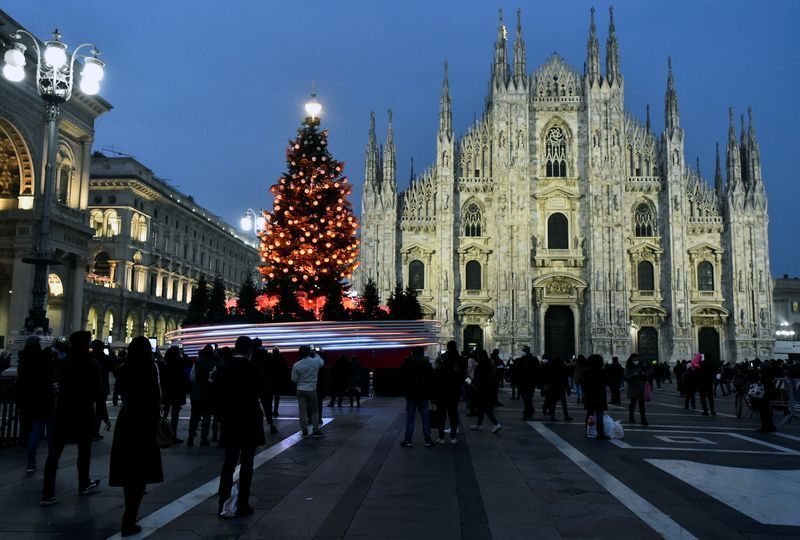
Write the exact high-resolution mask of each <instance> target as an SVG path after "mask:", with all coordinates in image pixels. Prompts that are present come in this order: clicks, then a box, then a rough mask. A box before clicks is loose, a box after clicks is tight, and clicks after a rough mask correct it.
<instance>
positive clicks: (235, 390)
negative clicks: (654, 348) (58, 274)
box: [17, 331, 800, 536]
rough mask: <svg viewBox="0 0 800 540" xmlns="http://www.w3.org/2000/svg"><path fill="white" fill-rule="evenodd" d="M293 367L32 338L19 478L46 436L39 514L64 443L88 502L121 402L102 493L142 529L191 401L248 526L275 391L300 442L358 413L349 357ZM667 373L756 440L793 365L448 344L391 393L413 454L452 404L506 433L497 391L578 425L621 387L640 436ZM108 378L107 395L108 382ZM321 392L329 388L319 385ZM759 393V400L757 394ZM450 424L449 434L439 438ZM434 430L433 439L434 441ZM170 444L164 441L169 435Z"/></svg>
mask: <svg viewBox="0 0 800 540" xmlns="http://www.w3.org/2000/svg"><path fill="white" fill-rule="evenodd" d="M298 358H299V360H298V361H297V362H295V363H294V364H293V365H292V367H291V369H289V367H288V365H287V362H286V359H285V358H284V357H283V355H282V353H281V351H280V350H278V349H272V350H271V351H270V350H267V349H265V348H264V347H263V344H262V343H261V341H260V340H259V339H251V338H249V337H246V336H241V337H239V338H238V339H237V340H236V342H235V345H234V347H233V348H228V347H223V348H217V347H216V346H213V345H207V346H206V347H204V348H203V349H202V350H201V351H200V352H199V354H198V355H197V357H196V358H194V359H190V358H189V357H187V356H186V355H185V354H184V353H183V351H182V350H181V349H180V348H178V347H170V348H168V349H167V350H166V352H165V354H164V355H163V357H162V355H161V354H160V353H159V352H158V351H157V350H155V348H154V347H153V346H152V345H151V343H150V341H149V340H148V339H146V338H144V337H137V338H134V339H133V340H132V341H131V343H130V344H129V346H128V347H127V349H125V350H121V351H118V352H117V353H116V354H113V353H112V352H111V351H109V350H108V349H107V348H106V347H105V346H104V344H103V343H102V342H100V341H92V338H91V334H90V333H89V332H83V331H82V332H75V333H74V334H72V336H70V338H69V341H68V342H56V343H54V344H53V345H52V346H50V347H46V348H43V347H42V344H41V341H40V338H39V337H37V336H32V337H30V338H29V339H28V340H27V342H26V344H25V347H24V349H23V350H22V351H21V352H20V353H19V365H18V380H17V395H18V404H19V409H20V414H21V418H22V421H23V422H22V423H23V425H24V426H25V430H26V433H27V452H26V460H27V462H26V470H27V472H28V473H33V472H35V471H36V470H37V454H38V448H39V446H40V442H41V441H42V439H43V438H44V436H45V433H46V438H47V458H46V461H45V468H44V480H43V486H42V498H41V504H42V505H43V506H50V505H53V504H56V503H57V502H58V501H57V498H56V496H55V487H56V476H57V471H58V464H59V460H60V457H61V455H62V452H63V450H64V447H65V446H66V445H67V444H76V445H77V450H78V460H77V468H78V493H79V494H80V495H89V494H91V493H92V492H94V491H95V490H97V488H98V487H99V485H100V481H99V480H97V479H92V477H91V474H90V466H91V453H92V442H93V441H97V440H100V439H102V438H103V433H102V429H103V427H105V430H106V431H109V430H110V429H111V423H110V418H109V413H108V409H107V400H108V399H109V398H111V402H112V404H113V405H115V406H116V405H119V406H120V409H119V413H118V416H117V420H116V424H115V428H114V434H113V440H112V444H111V456H110V467H109V476H108V478H109V484H110V485H111V486H118V487H122V488H123V493H124V499H125V510H124V513H123V516H122V525H121V532H122V535H123V536H129V535H131V534H135V533H137V532H139V531H140V527H139V526H138V525H137V524H136V518H137V514H138V510H139V506H140V504H141V501H142V498H143V496H144V494H145V490H146V485H147V484H151V483H157V482H162V481H163V479H164V474H163V469H162V463H161V448H162V447H166V446H169V445H171V444H180V443H183V442H184V440H183V439H181V438H179V437H178V430H179V428H180V424H179V418H180V413H181V410H182V408H183V407H184V406H186V403H187V396H188V397H189V398H190V400H191V416H190V420H189V425H188V432H187V434H186V439H185V442H186V445H187V446H190V447H191V446H194V445H195V440H196V439H197V437H198V433H197V432H198V429H199V431H200V433H199V445H200V446H209V445H210V444H211V443H212V442H217V443H218V445H219V446H220V447H224V452H225V453H224V458H223V464H222V470H221V473H220V485H219V492H218V498H219V511H220V515H221V517H237V516H245V515H248V514H251V513H252V512H253V509H252V507H251V506H250V505H249V496H250V486H251V481H252V473H253V461H254V456H255V452H256V448H257V447H258V446H260V445H263V444H265V442H266V435H265V429H264V421H265V420H266V425H267V426H268V427H269V431H270V433H271V434H275V433H277V431H278V430H277V427H276V425H275V418H276V417H278V416H279V414H280V413H279V405H280V395H281V393H283V392H285V391H286V390H288V389H289V388H290V385H289V382H290V381H291V383H293V385H294V388H295V390H296V396H297V403H298V408H299V424H300V431H301V433H302V436H304V437H306V436H309V437H311V438H315V439H318V438H322V437H323V436H324V433H323V430H322V408H323V404H324V401H325V397H326V396H327V395H329V396H330V401H329V402H328V407H334V406H338V407H342V406H343V404H344V400H345V398H347V399H348V400H349V405H350V407H353V406H355V407H360V406H361V395H362V389H363V380H362V376H363V370H362V366H361V363H360V362H359V360H358V358H357V357H355V356H352V357H351V358H348V357H347V356H345V355H340V356H339V357H338V358H336V360H335V361H333V362H330V363H328V364H327V367H326V359H325V358H324V357H323V355H322V354H321V352H320V351H316V350H314V348H313V347H310V346H302V347H300V349H299V351H298ZM673 375H674V376H675V381H676V383H677V390H678V392H679V393H680V396H681V399H682V402H683V404H684V407H686V408H689V407H692V408H695V407H696V403H695V395H696V394H699V397H700V404H701V407H702V409H703V413H702V414H703V415H706V416H713V415H716V407H715V396H716V393H717V391H718V390H719V391H720V392H721V393H722V395H723V396H725V395H728V394H730V393H733V392H738V393H739V394H743V393H745V392H747V396H748V403H749V404H750V406H751V407H752V408H753V409H754V410H755V411H757V412H758V413H759V415H760V418H761V426H760V428H759V431H761V432H764V433H770V432H774V431H775V424H774V421H773V410H772V400H773V399H774V396H775V379H776V378H782V377H791V378H798V377H800V363H798V362H785V361H780V360H770V361H765V362H761V361H759V360H757V359H756V360H754V361H753V362H742V363H738V364H731V363H725V364H722V363H718V362H714V361H712V360H710V359H704V358H703V356H702V355H695V356H694V357H693V358H692V360H691V361H688V360H687V361H683V362H678V363H677V364H676V365H675V366H674V367H673V368H672V369H670V367H669V366H668V365H667V364H666V363H655V362H645V361H643V360H642V359H641V358H640V357H639V355H637V354H632V355H630V357H629V358H628V359H627V361H626V362H625V364H624V365H622V364H621V363H620V361H619V359H618V358H617V357H613V358H612V359H611V362H610V363H607V364H606V363H604V360H603V358H602V357H601V356H599V355H590V356H589V357H588V358H585V357H583V356H581V355H578V356H577V357H575V358H573V359H570V360H568V361H566V362H565V361H563V360H562V359H560V358H550V357H549V356H548V355H543V356H542V358H541V360H540V359H539V358H537V357H536V356H534V355H532V354H531V352H530V349H529V347H527V346H523V347H522V349H521V355H519V356H518V357H517V358H514V359H510V360H509V361H508V362H504V361H503V360H502V359H501V357H500V354H499V351H498V350H496V349H495V350H494V351H492V352H491V353H488V352H487V351H485V350H483V349H480V348H477V349H475V350H473V351H470V352H459V350H458V348H457V345H456V343H455V341H450V342H448V343H447V347H446V349H445V350H444V351H442V352H441V354H439V355H438V356H437V357H436V358H435V359H434V360H433V361H431V360H429V359H428V358H427V357H426V356H425V355H424V350H423V349H422V348H421V347H417V348H414V349H413V350H412V352H411V354H410V355H409V357H408V358H407V359H406V360H405V362H404V363H403V365H402V367H401V369H400V385H401V388H402V392H403V394H404V396H405V399H406V411H405V412H406V423H405V430H404V434H403V440H402V442H401V446H403V447H411V446H413V435H414V427H415V422H416V416H417V415H419V416H420V417H421V424H422V432H423V437H424V441H425V443H424V444H425V446H426V447H434V446H436V445H437V444H445V443H446V442H449V443H451V444H455V443H457V442H458V436H459V433H461V432H462V429H463V428H462V426H461V420H460V415H459V406H460V403H461V402H462V401H463V402H465V403H466V415H465V416H466V417H468V418H474V419H475V420H474V423H473V424H472V425H471V426H470V429H472V430H474V431H482V430H483V429H484V427H483V423H484V420H485V419H487V418H488V420H489V422H491V424H492V428H491V431H492V433H494V434H497V433H499V432H500V431H501V430H502V429H503V426H502V424H501V423H500V422H499V421H498V419H497V417H496V415H495V409H496V407H498V406H502V403H500V402H499V401H498V388H499V387H501V386H503V385H505V383H506V382H508V383H509V384H510V386H511V399H512V400H521V401H522V403H523V407H522V420H525V421H528V420H532V419H533V418H534V415H535V414H536V409H535V404H534V402H535V396H536V392H537V390H538V391H539V395H540V396H541V413H542V415H543V417H544V418H545V419H549V420H550V421H556V420H557V417H556V414H557V410H558V409H559V408H560V409H561V417H562V419H563V420H564V421H571V420H572V417H571V416H570V414H569V405H568V396H573V395H574V396H575V400H576V402H577V404H580V405H582V406H583V409H584V412H585V417H584V420H585V422H587V424H588V423H589V419H590V418H591V417H594V418H595V419H598V418H599V419H602V418H603V414H604V411H606V410H607V409H608V407H609V405H610V404H611V405H613V404H618V405H622V404H623V401H622V391H623V389H624V390H625V393H626V398H627V400H628V401H627V406H628V412H629V422H630V423H631V424H633V423H635V421H636V418H635V414H636V412H637V409H638V413H639V423H640V424H641V425H643V426H647V425H648V423H647V419H646V410H645V407H646V406H645V403H646V401H648V400H649V399H650V398H651V394H652V389H653V388H660V387H661V385H662V383H664V382H665V381H669V382H670V383H671V382H672V376H673ZM112 376H113V385H112V384H111V377H112ZM328 388H329V389H330V391H329V392H328V391H327V389H328ZM759 389H760V390H759ZM596 426H597V438H598V439H600V440H603V439H607V438H608V436H607V435H608V434H606V433H605V432H604V429H603V422H602V421H597V422H596ZM448 427H449V429H447V428H448ZM434 430H435V432H436V435H435V436H434ZM165 435H166V441H165V440H164V439H165ZM237 464H239V465H240V473H239V484H238V496H237V501H238V506H237V509H236V511H235V513H233V514H232V515H230V514H226V513H225V512H224V511H223V509H224V505H225V502H226V501H227V500H228V498H229V497H230V496H231V490H232V488H233V485H234V479H233V478H234V470H235V469H236V466H237Z"/></svg>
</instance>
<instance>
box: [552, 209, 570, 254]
mask: <svg viewBox="0 0 800 540" xmlns="http://www.w3.org/2000/svg"><path fill="white" fill-rule="evenodd" d="M547 249H569V222H568V221H567V216H565V215H564V214H561V213H558V212H556V213H555V214H553V215H551V216H550V217H549V218H548V219H547Z"/></svg>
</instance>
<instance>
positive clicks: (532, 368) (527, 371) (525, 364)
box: [514, 345, 539, 420]
mask: <svg viewBox="0 0 800 540" xmlns="http://www.w3.org/2000/svg"><path fill="white" fill-rule="evenodd" d="M514 370H515V372H516V385H517V391H518V392H519V397H520V398H521V399H522V403H523V408H522V419H523V420H531V419H532V418H533V415H534V414H536V409H535V408H534V406H533V395H534V393H535V392H536V382H537V376H538V374H539V359H538V358H536V357H535V356H533V355H532V354H531V348H530V347H528V346H527V345H523V346H522V356H520V357H519V358H518V359H517V360H515V361H514Z"/></svg>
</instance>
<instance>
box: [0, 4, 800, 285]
mask: <svg viewBox="0 0 800 540" xmlns="http://www.w3.org/2000/svg"><path fill="white" fill-rule="evenodd" d="M591 5H595V6H596V8H597V11H598V18H597V22H598V30H599V33H600V42H601V48H602V49H603V50H604V49H605V38H606V35H607V25H608V11H607V10H608V6H609V2H600V1H597V2H583V1H569V2H552V1H547V2H545V1H540V0H536V1H530V0H529V1H527V2H521V1H518V2H517V3H509V2H502V1H494V2H487V1H483V0H481V1H477V0H474V1H473V0H471V1H466V0H461V1H456V0H447V1H445V0H441V1H439V0H437V1H433V0H427V1H425V0H404V1H403V2H379V1H375V0H372V1H345V0H342V1H338V2H329V1H328V2H325V1H320V0H314V1H296V2H272V1H263V2H262V1H254V0H251V1H244V0H228V1H226V2H224V3H223V2H218V1H213V2H212V1H208V0H194V1H188V0H169V1H165V0H160V1H158V2H156V1H152V0H138V1H136V2H122V1H109V0H103V1H98V0H81V1H79V2H70V3H68V4H67V3H65V2H63V1H58V0H36V1H32V0H4V2H3V9H4V10H6V11H7V12H8V13H9V14H10V15H11V16H12V17H14V18H16V19H17V20H18V21H19V22H20V23H21V24H23V25H25V26H26V27H27V28H29V29H30V30H31V31H33V32H34V33H36V34H37V35H39V36H40V37H46V36H47V33H48V32H50V31H51V30H52V29H53V28H54V27H56V26H57V27H58V28H59V29H60V30H61V32H62V34H63V35H64V39H65V40H66V41H67V42H68V43H70V44H71V45H75V44H77V43H80V42H83V41H94V42H95V43H96V44H97V45H98V47H99V48H100V49H101V50H102V51H103V59H104V60H105V61H106V62H107V71H106V73H107V76H106V78H105V80H104V81H103V90H102V95H103V96H104V97H105V98H106V99H108V100H109V101H110V102H111V103H112V104H113V105H114V107H115V108H114V110H113V111H112V112H111V113H109V114H107V115H105V116H103V117H101V119H100V120H99V121H98V123H97V134H96V139H95V147H96V148H97V149H101V148H104V147H106V148H108V147H111V146H113V147H114V148H116V149H117V150H119V151H121V152H125V153H128V154H132V155H134V156H136V157H137V158H138V159H139V160H141V161H142V162H143V163H144V164H145V165H147V166H149V167H150V168H152V169H153V170H154V171H155V173H156V174H157V175H159V176H161V177H163V178H167V179H169V180H170V182H171V183H173V184H174V185H176V186H178V187H179V189H181V190H183V191H185V192H186V193H189V194H191V195H193V196H194V197H195V199H196V200H197V202H198V203H200V204H203V205H205V206H207V207H208V208H209V209H211V210H212V211H214V212H216V213H218V214H220V215H221V216H223V217H224V218H226V219H227V220H229V221H231V222H232V223H238V221H239V217H240V216H241V213H242V211H243V210H244V209H245V208H246V207H248V206H251V207H256V208H258V207H268V206H270V205H271V197H270V196H269V193H268V191H267V188H268V187H269V185H271V184H272V183H273V182H274V181H275V179H276V178H277V177H278V176H279V174H280V173H281V171H282V170H283V169H284V166H285V163H284V150H285V145H286V141H287V139H288V138H289V137H291V136H293V135H294V132H295V129H296V128H297V125H298V123H299V121H300V119H301V116H302V103H303V101H304V100H305V99H306V97H307V96H308V93H309V91H310V88H311V82H312V80H316V81H317V88H318V94H319V98H320V100H321V101H322V103H323V105H324V107H325V113H324V120H323V125H324V126H325V127H327V128H328V129H329V130H330V132H331V137H330V141H331V150H332V152H333V153H334V155H335V156H336V157H337V158H338V159H341V160H344V161H345V162H346V172H347V173H348V174H349V175H350V176H351V178H352V180H353V182H354V184H355V185H356V190H355V191H356V193H354V198H353V202H354V205H355V206H356V208H359V209H360V188H361V180H362V178H363V167H364V145H365V143H366V136H367V129H368V125H369V111H370V109H375V111H376V114H377V116H378V130H379V136H380V137H381V138H382V137H384V136H385V125H386V114H385V110H386V109H387V108H391V109H392V110H393V111H394V131H395V141H396V144H397V154H398V170H399V178H400V186H401V187H404V186H405V185H406V184H407V182H408V175H409V162H410V160H411V157H412V156H413V157H414V160H415V163H416V169H417V171H420V170H421V169H423V168H425V167H426V166H427V165H428V164H429V163H431V161H432V160H433V157H434V152H435V133H436V128H437V122H438V104H439V92H440V88H441V78H442V61H443V60H444V59H447V60H448V61H449V63H450V86H451V91H452V95H453V110H454V127H455V129H456V132H457V133H463V132H464V129H465V128H466V126H467V125H468V124H469V123H470V122H471V121H472V119H473V115H474V114H476V113H477V114H480V113H481V111H482V110H483V104H484V99H485V96H486V89H487V80H488V74H489V64H490V61H491V58H492V46H493V42H494V39H495V35H496V31H497V9H498V8H499V7H502V8H504V10H505V13H506V22H507V23H508V25H509V27H511V28H513V24H514V22H513V21H514V14H515V12H516V9H517V7H518V6H519V7H522V9H523V16H522V17H523V35H524V37H525V42H526V46H527V61H528V69H529V70H533V69H535V68H536V67H537V66H538V65H540V64H541V63H542V62H543V61H544V60H545V59H546V58H547V57H548V56H549V55H550V54H551V53H552V52H554V51H558V52H559V53H560V54H561V55H562V56H564V57H565V58H566V59H567V61H568V62H570V63H571V64H572V65H573V66H575V67H576V68H577V69H579V70H581V69H582V66H583V62H584V59H585V56H586V52H585V48H586V38H587V32H588V26H589V7H590V6H591ZM614 5H615V21H616V30H617V36H618V40H619V43H620V54H621V64H622V71H623V75H624V76H625V89H626V96H625V101H626V106H627V107H628V109H629V110H631V111H632V112H633V113H634V114H636V115H638V116H640V117H641V118H644V110H645V106H646V104H648V103H650V105H651V109H652V117H653V127H654V128H655V129H656V130H660V129H661V128H662V127H663V123H664V120H663V108H664V90H665V86H666V82H665V81H666V57H667V55H669V54H671V55H672V58H673V66H674V73H675V80H676V85H677V89H678V95H679V99H680V112H681V122H682V125H683V127H684V128H685V129H686V155H687V161H688V162H689V163H694V159H695V156H698V157H700V160H701V167H702V171H703V174H704V176H705V177H706V178H707V179H709V180H711V179H712V178H713V173H714V143H715V141H717V140H719V141H721V142H723V143H724V141H725V139H726V134H727V122H728V116H727V107H728V106H729V105H731V106H733V107H734V108H735V109H736V111H737V114H738V113H739V112H743V111H745V110H746V108H747V106H752V107H753V112H754V120H755V124H756V127H757V130H758V139H759V142H760V144H761V154H762V160H763V173H764V180H765V184H766V190H767V195H768V197H769V208H770V244H771V258H772V273H773V274H774V275H776V276H778V275H780V274H783V273H789V274H791V275H798V274H800V250H798V249H797V241H796V239H795V237H794V235H795V234H796V231H795V230H794V228H795V226H796V224H795V221H794V217H795V214H796V212H797V206H798V202H800V183H798V182H797V180H796V178H795V176H796V172H794V171H796V170H797V165H796V163H795V159H796V156H797V154H798V151H797V148H796V147H797V143H798V138H797V136H796V130H797V128H798V127H800V108H798V106H797V104H796V97H795V96H796V95H797V93H798V85H799V84H798V83H800V43H798V41H799V40H800V38H797V37H796V25H797V23H798V21H800V2H798V1H795V0H781V1H778V0H773V1H770V2H752V1H742V0H725V1H722V0H718V1H709V0H670V1H663V2H661V1H659V2H655V1H642V0H637V1H633V0H628V1H619V0H618V1H616V2H614ZM511 33H512V38H513V31H512V32H511ZM723 147H724V145H723Z"/></svg>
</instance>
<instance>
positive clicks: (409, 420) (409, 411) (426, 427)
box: [400, 347, 433, 448]
mask: <svg viewBox="0 0 800 540" xmlns="http://www.w3.org/2000/svg"><path fill="white" fill-rule="evenodd" d="M432 381H433V368H431V364H430V362H428V359H427V358H425V356H424V354H423V349H422V347H414V348H413V349H412V351H411V355H410V356H409V357H408V358H406V360H405V362H403V366H402V367H401V368H400V382H401V386H402V388H403V395H404V396H405V398H406V431H405V437H404V438H403V442H401V443H400V446H403V447H405V448H411V446H413V445H412V443H411V441H412V438H413V436H414V422H415V418H416V415H417V412H419V415H420V417H421V419H422V434H423V435H424V437H425V446H426V447H429V448H430V447H432V446H433V439H431V425H430V420H429V418H428V400H429V398H430V392H431V384H432Z"/></svg>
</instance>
